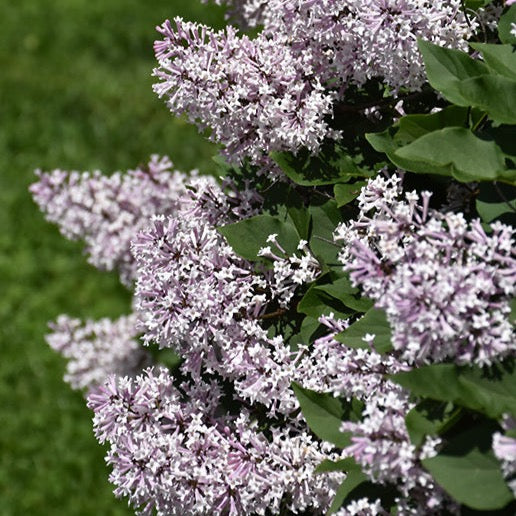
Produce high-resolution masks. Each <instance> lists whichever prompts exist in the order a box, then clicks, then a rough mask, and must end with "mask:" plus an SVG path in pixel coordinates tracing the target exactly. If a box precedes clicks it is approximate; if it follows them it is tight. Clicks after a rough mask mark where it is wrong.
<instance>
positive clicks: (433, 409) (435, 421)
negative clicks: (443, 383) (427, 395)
mask: <svg viewBox="0 0 516 516" xmlns="http://www.w3.org/2000/svg"><path fill="white" fill-rule="evenodd" d="M460 414H461V409H460V408H459V409H455V408H454V407H453V405H452V404H451V403H443V402H437V401H434V400H428V399H426V400H423V401H422V402H421V403H419V404H418V405H417V406H415V407H414V408H413V409H412V410H410V411H409V413H408V414H407V415H406V417H405V424H406V426H407V431H408V433H409V436H410V440H411V442H412V444H414V445H415V446H421V445H422V444H423V441H424V439H425V436H427V435H440V434H441V433H442V432H444V431H445V430H446V429H447V428H448V427H449V426H450V425H451V424H452V423H454V422H455V421H456V420H457V419H458V418H459V417H460Z"/></svg>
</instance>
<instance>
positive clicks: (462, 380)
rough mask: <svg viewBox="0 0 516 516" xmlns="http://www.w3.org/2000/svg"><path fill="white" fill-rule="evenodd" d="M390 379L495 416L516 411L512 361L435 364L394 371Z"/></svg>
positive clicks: (515, 373) (515, 376)
mask: <svg viewBox="0 0 516 516" xmlns="http://www.w3.org/2000/svg"><path fill="white" fill-rule="evenodd" d="M391 379H392V380H393V381H394V382H396V383H399V384H400V385H402V386H403V387H405V388H407V389H409V390H410V391H411V392H412V394H415V395H416V396H422V397H426V398H431V399H434V400H440V401H450V402H452V403H454V404H456V405H461V406H463V407H466V408H469V409H473V410H476V411H478V412H482V413H483V414H485V415H487V416H488V417H491V418H493V419H498V418H500V417H501V416H502V414H504V413H511V414H513V415H516V369H515V367H514V366H513V365H511V364H499V365H497V366H492V368H491V369H490V370H486V371H484V370H482V369H480V368H478V367H459V366H456V365H454V364H433V365H429V366H423V367H419V368H417V369H413V370H412V371H407V372H402V373H398V374H395V375H393V376H392V377H391Z"/></svg>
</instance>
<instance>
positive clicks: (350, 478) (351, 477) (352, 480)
mask: <svg viewBox="0 0 516 516" xmlns="http://www.w3.org/2000/svg"><path fill="white" fill-rule="evenodd" d="M366 480H367V476H366V475H365V474H364V473H362V472H361V471H350V472H349V473H348V474H347V475H346V478H345V479H344V480H343V481H342V484H341V485H340V487H339V488H338V489H337V493H336V494H335V498H334V499H333V502H332V504H331V506H330V508H329V509H328V514H333V513H335V512H337V511H338V510H339V509H340V507H341V506H342V504H343V503H344V500H345V499H346V497H347V496H348V495H349V493H351V491H353V489H355V488H356V487H357V486H358V485H360V484H361V483H362V482H365V481H366Z"/></svg>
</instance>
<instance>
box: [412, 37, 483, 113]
mask: <svg viewBox="0 0 516 516" xmlns="http://www.w3.org/2000/svg"><path fill="white" fill-rule="evenodd" d="M418 46H419V50H420V51H421V54H422V56H423V61H424V63H425V69H426V75H427V77H428V82H429V83H430V84H431V85H432V87H433V88H435V89H436V90H438V91H440V92H441V93H442V94H443V95H444V96H445V97H446V98H447V99H448V100H449V101H450V102H453V103H454V104H458V105H460V106H469V105H470V102H469V101H468V100H467V99H465V98H464V96H463V95H462V93H461V92H460V90H459V85H460V83H461V81H463V80H465V79H469V78H471V77H477V76H479V75H484V74H488V73H489V69H488V67H487V66H486V65H485V64H484V63H482V62H481V61H478V60H475V59H472V58H471V57H469V56H468V54H466V53H465V52H462V51H460V50H455V49H449V48H443V47H440V46H438V45H434V44H433V43H429V42H428V41H423V40H421V39H420V40H418Z"/></svg>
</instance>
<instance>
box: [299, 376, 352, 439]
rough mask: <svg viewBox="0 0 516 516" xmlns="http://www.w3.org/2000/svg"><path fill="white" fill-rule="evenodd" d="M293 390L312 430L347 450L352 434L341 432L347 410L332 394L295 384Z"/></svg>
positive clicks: (321, 437)
mask: <svg viewBox="0 0 516 516" xmlns="http://www.w3.org/2000/svg"><path fill="white" fill-rule="evenodd" d="M292 389H293V390H294V393H295V394H296V397H297V399H298V401H299V405H300V406H301V411H302V412H303V416H304V418H305V419H306V422H307V423H308V426H309V427H310V430H312V432H313V433H314V434H315V435H317V437H319V438H320V439H323V440H324V441H328V442H330V443H333V444H335V445H336V446H338V447H339V448H346V447H347V446H349V444H350V443H351V440H350V434H349V433H343V432H341V431H340V425H341V423H342V418H343V417H344V415H345V414H346V408H345V407H344V406H343V404H342V401H341V400H339V399H338V398H335V397H334V396H333V395H332V394H323V393H319V392H315V391H311V390H309V389H304V388H303V387H301V386H300V385H298V384H296V383H293V384H292Z"/></svg>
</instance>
